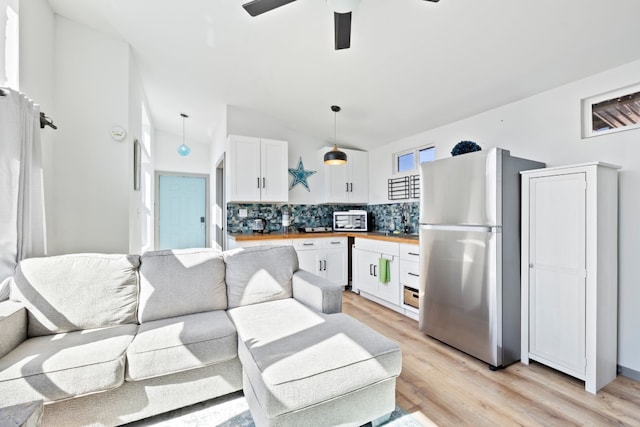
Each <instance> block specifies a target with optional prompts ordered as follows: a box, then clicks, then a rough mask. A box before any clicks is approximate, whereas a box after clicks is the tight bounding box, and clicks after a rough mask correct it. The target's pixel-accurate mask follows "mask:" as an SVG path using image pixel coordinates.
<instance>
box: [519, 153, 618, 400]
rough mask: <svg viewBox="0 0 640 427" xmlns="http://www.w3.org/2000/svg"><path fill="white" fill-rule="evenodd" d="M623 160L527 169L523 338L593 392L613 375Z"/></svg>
mask: <svg viewBox="0 0 640 427" xmlns="http://www.w3.org/2000/svg"><path fill="white" fill-rule="evenodd" d="M617 169H618V167H617V166H613V165H608V164H604V163H590V164H583V165H575V166H568V167H559V168H547V169H539V170H534V171H526V172H522V230H523V233H522V275H521V277H522V343H521V352H522V355H521V359H522V362H523V363H524V364H528V363H529V360H536V361H538V362H540V363H543V364H545V365H548V366H550V367H552V368H554V369H558V370H560V371H562V372H565V373H567V374H569V375H572V376H574V377H576V378H579V379H581V380H583V381H585V389H586V390H587V391H588V392H590V393H594V394H595V393H596V392H597V391H598V390H599V389H600V388H602V387H604V386H605V385H606V384H608V383H609V382H610V381H612V380H613V379H614V378H615V377H616V364H617V317H618V316H617V312H618V311H617V302H618V296H617V290H618V277H617V264H618V257H617V248H618V225H617V218H618V172H617Z"/></svg>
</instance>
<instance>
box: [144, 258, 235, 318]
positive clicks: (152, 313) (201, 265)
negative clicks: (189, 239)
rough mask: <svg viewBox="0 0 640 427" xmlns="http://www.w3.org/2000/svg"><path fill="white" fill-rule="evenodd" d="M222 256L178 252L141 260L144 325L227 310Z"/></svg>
mask: <svg viewBox="0 0 640 427" xmlns="http://www.w3.org/2000/svg"><path fill="white" fill-rule="evenodd" d="M224 274H225V268H224V261H223V259H222V252H220V251H218V250H215V249H204V248H202V249H175V250H164V251H153V252H147V253H145V254H143V255H142V257H141V259H140V307H139V309H138V319H139V320H140V322H141V323H142V322H148V321H150V320H157V319H166V318H168V317H175V316H183V315H185V314H193V313H201V312H205V311H213V310H224V309H226V308H227V289H226V286H225V283H224Z"/></svg>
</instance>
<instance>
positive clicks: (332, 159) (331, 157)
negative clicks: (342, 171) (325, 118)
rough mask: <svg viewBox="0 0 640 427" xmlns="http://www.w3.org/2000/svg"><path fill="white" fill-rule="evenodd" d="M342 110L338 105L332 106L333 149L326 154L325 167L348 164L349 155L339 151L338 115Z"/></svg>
mask: <svg viewBox="0 0 640 427" xmlns="http://www.w3.org/2000/svg"><path fill="white" fill-rule="evenodd" d="M340 110H341V108H340V107H338V106H337V105H332V106H331V111H333V148H332V149H331V150H329V151H327V152H326V153H324V164H325V165H332V166H334V165H344V164H345V163H347V153H345V152H344V151H340V150H339V149H338V138H337V134H338V132H337V125H336V124H337V114H338V111H340Z"/></svg>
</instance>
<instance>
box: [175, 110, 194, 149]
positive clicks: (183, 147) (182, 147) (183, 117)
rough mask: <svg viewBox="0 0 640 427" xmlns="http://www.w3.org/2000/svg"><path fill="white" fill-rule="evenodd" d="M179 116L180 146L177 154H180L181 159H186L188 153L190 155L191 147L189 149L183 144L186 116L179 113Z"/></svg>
mask: <svg viewBox="0 0 640 427" xmlns="http://www.w3.org/2000/svg"><path fill="white" fill-rule="evenodd" d="M180 116H181V117H182V144H180V145H179V146H178V154H180V155H181V156H182V157H186V156H188V155H189V153H191V147H189V146H188V145H187V144H186V143H185V136H184V119H186V118H187V117H189V116H187V115H186V114H184V113H180Z"/></svg>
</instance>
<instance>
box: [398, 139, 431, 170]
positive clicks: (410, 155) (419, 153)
mask: <svg viewBox="0 0 640 427" xmlns="http://www.w3.org/2000/svg"><path fill="white" fill-rule="evenodd" d="M435 158H436V147H433V146H431V147H422V148H418V149H413V150H410V151H403V152H400V153H395V154H394V155H393V173H404V172H411V171H414V170H417V169H418V165H419V164H421V163H425V162H432V161H434V160H435ZM416 160H417V161H418V163H416Z"/></svg>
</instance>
